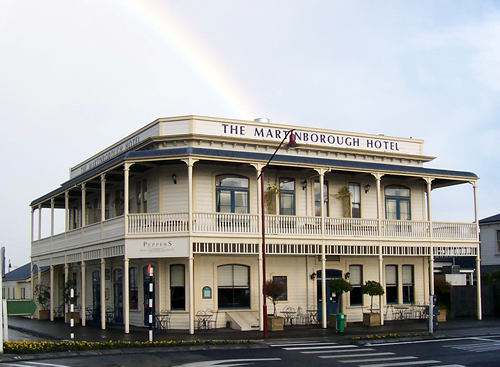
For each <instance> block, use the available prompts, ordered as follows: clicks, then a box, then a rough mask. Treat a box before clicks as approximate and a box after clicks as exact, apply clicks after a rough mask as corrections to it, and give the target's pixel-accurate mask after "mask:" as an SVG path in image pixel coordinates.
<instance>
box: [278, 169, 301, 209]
mask: <svg viewBox="0 0 500 367" xmlns="http://www.w3.org/2000/svg"><path fill="white" fill-rule="evenodd" d="M285 180H286V181H285ZM288 182H293V190H289V189H282V188H281V184H282V183H288ZM278 188H279V214H280V215H295V213H296V208H295V207H296V194H295V192H296V191H297V185H296V180H295V178H292V177H280V178H279V180H278ZM284 195H291V198H292V206H291V208H290V209H291V214H283V211H284V209H285V208H283V206H282V199H283V196H284ZM287 209H288V208H287Z"/></svg>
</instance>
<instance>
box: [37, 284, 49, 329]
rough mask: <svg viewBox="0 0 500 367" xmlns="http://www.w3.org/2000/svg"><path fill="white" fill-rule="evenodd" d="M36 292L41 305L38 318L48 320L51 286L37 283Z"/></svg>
mask: <svg viewBox="0 0 500 367" xmlns="http://www.w3.org/2000/svg"><path fill="white" fill-rule="evenodd" d="M34 293H35V299H36V301H37V303H38V305H39V307H40V308H39V310H38V319H40V320H48V319H49V317H50V288H49V287H47V286H46V285H44V284H37V285H36V286H35V290H34Z"/></svg>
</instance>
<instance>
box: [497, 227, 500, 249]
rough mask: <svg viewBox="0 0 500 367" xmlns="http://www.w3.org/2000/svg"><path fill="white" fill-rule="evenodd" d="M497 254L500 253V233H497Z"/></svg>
mask: <svg viewBox="0 0 500 367" xmlns="http://www.w3.org/2000/svg"><path fill="white" fill-rule="evenodd" d="M497 252H500V231H497Z"/></svg>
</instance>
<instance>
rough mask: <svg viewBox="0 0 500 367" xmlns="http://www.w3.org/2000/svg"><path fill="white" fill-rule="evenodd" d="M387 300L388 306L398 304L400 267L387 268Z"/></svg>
mask: <svg viewBox="0 0 500 367" xmlns="http://www.w3.org/2000/svg"><path fill="white" fill-rule="evenodd" d="M385 297H386V298H385V299H386V302H387V304H397V303H398V266H397V265H386V266H385Z"/></svg>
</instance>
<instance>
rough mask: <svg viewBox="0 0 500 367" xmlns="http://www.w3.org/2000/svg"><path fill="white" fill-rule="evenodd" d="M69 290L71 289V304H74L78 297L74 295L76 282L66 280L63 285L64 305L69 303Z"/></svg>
mask: <svg viewBox="0 0 500 367" xmlns="http://www.w3.org/2000/svg"><path fill="white" fill-rule="evenodd" d="M71 288H73V302H74V304H76V300H77V298H78V295H77V294H76V282H75V281H74V280H68V281H67V282H66V283H65V284H64V290H63V297H64V303H65V304H67V305H69V304H70V303H71V297H70V296H71Z"/></svg>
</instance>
